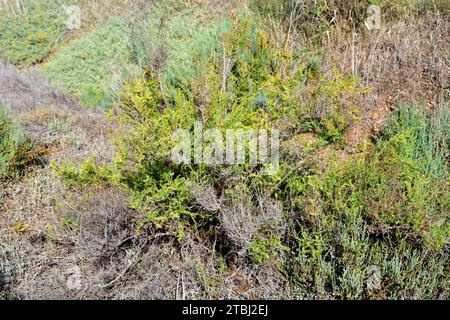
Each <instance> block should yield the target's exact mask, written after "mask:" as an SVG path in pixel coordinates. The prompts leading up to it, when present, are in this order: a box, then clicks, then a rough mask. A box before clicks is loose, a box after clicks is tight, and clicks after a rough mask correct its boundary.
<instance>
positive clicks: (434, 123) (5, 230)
mask: <svg viewBox="0 0 450 320" xmlns="http://www.w3.org/2000/svg"><path fill="white" fill-rule="evenodd" d="M48 2H49V3H50V2H51V1H48ZM87 2H89V1H87ZM87 2H83V4H82V5H83V7H86V8H88V7H92V3H90V4H89V3H87ZM46 3H47V1H43V2H40V5H42V6H45V4H46ZM52 3H53V2H52ZM108 3H109V5H110V6H109V5H108V6H106V5H105V7H104V8H105V11H104V14H103V13H101V14H100V13H99V15H100V16H101V17H100V16H99V17H97V18H93V20H92V21H96V22H92V23H90V24H89V26H90V28H92V29H91V30H88V29H85V30H84V32H82V33H80V34H79V35H77V37H76V39H74V40H73V41H70V42H68V43H66V44H65V46H64V47H63V48H61V49H59V50H58V51H57V52H56V53H55V54H54V55H53V56H52V57H51V59H50V60H49V61H48V62H47V63H46V64H45V65H44V66H43V67H42V74H43V75H45V76H46V77H48V78H49V81H50V83H52V84H53V85H55V86H57V87H58V88H60V89H61V90H66V91H67V92H69V93H70V94H73V95H74V96H75V97H76V98H77V99H78V100H79V101H80V104H81V105H83V106H84V107H87V108H84V107H82V106H80V105H78V104H77V103H76V102H75V101H74V100H73V99H72V98H70V97H69V95H66V94H64V93H62V92H60V91H58V90H54V89H52V88H50V85H49V84H48V83H45V85H43V86H42V87H39V88H41V89H39V90H32V89H30V88H31V87H32V86H31V83H32V82H33V81H37V80H36V79H40V78H39V76H38V75H37V74H34V73H29V72H28V71H27V72H25V71H23V72H21V73H20V74H19V71H18V70H17V69H15V68H14V67H12V66H11V65H8V64H0V67H2V69H0V84H5V85H4V86H3V88H7V89H3V90H2V88H1V87H0V102H2V103H5V104H8V109H7V110H8V112H10V114H11V115H12V116H13V117H17V121H16V119H14V120H12V119H10V116H9V117H8V116H7V114H6V112H4V113H0V181H5V180H9V181H8V185H6V184H5V187H3V185H2V188H3V189H4V194H5V199H6V200H8V201H5V203H4V206H2V208H3V207H4V208H5V209H4V210H8V212H10V214H9V216H10V217H11V218H8V219H5V221H0V231H2V232H0V239H2V240H3V239H5V241H2V242H0V299H2V298H19V299H20V298H23V299H49V298H50V299H54V298H56V299H58V298H69V299H186V298H187V299H189V298H190V299H448V296H449V287H450V286H449V285H450V276H449V253H450V252H449V245H450V221H449V212H450V203H449V199H450V197H449V191H450V190H449V187H450V185H449V181H450V179H449V166H448V164H449V156H450V148H449V146H450V135H449V133H450V130H449V120H450V119H449V118H450V113H449V106H448V99H447V96H446V94H447V93H448V83H447V82H446V81H447V80H446V79H447V75H448V72H447V70H449V69H448V61H446V59H445V50H444V49H443V44H444V43H446V41H447V40H446V39H448V35H449V34H450V33H448V32H446V31H447V30H448V27H449V24H448V22H447V21H448V16H447V15H446V14H445V13H444V10H445V8H446V7H447V6H448V5H447V3H446V2H445V1H442V2H441V1H414V2H413V3H412V2H408V3H406V2H404V1H359V2H355V1H290V0H289V1H288V0H283V1H259V0H248V1H246V0H245V1H244V0H236V1H223V3H222V5H223V7H221V8H223V9H224V10H223V12H219V10H217V8H214V6H217V3H221V1H219V2H216V1H214V2H209V1H193V2H190V1H186V2H183V3H182V4H180V3H175V2H165V3H160V2H155V3H147V1H136V2H134V3H131V4H130V3H124V2H121V1H119V2H118V3H112V2H108ZM36 5H37V4H36ZM89 5H91V6H89ZM370 5H378V8H380V10H381V12H383V25H382V26H381V27H380V29H379V30H378V29H377V30H368V28H367V20H366V18H367V9H368V7H369V6H370ZM106 8H108V9H106ZM118 8H121V9H123V11H120V10H119V11H117V10H118ZM225 9H226V10H225ZM2 14H3V13H2ZM0 17H1V14H0ZM97 21H101V23H99V24H97ZM431 22H433V24H430V23H431ZM0 26H1V20H0ZM428 26H430V27H428ZM23 27H25V24H24V26H23ZM38 28H40V27H38ZM369 29H370V28H369ZM42 30H44V28H42ZM418 34H421V36H423V38H424V39H432V38H433V39H436V41H435V42H433V43H430V42H428V41H415V40H414V39H415V37H416V36H418ZM9 38H10V37H9V36H8V39H9ZM20 39H22V38H20ZM55 39H56V38H55ZM396 39H397V40H398V39H401V40H402V41H397V40H396ZM0 41H1V40H0ZM411 44H414V46H411ZM13 47H14V46H12V45H11V44H7V45H5V48H8V49H7V50H5V52H7V51H8V50H10V52H13V51H11V50H12V49H11V48H13ZM25 48H26V47H25ZM53 48H54V47H53ZM27 50H28V49H23V50H19V51H20V54H23V55H24V57H26V58H27V59H30V60H14V59H13V58H11V57H12V56H13V55H11V54H10V56H9V58H8V56H7V57H6V58H8V59H9V60H11V61H12V62H14V63H16V64H17V65H19V66H26V65H30V64H33V63H35V62H37V61H39V60H40V59H42V57H41V58H36V57H34V56H33V55H31V54H29V53H28V52H27ZM51 50H54V49H51ZM48 52H49V51H47V53H45V54H44V53H43V54H42V56H48ZM383 63H385V64H386V65H384V64H383ZM11 74H13V76H11ZM20 84H21V86H20ZM19 87H21V88H27V90H25V89H23V92H26V93H27V94H26V97H24V98H23V100H21V99H20V94H18V93H17V90H18V89H17V88H19ZM37 91H40V94H38V93H37ZM44 93H45V94H44ZM35 97H38V99H37V98H35ZM28 105H30V107H28ZM24 106H27V107H24ZM42 107H43V108H44V109H42ZM93 107H94V108H93ZM96 107H100V108H96ZM59 109H63V110H59ZM42 110H45V112H43V111H42ZM71 110H72V114H71V115H70V113H71ZM103 110H105V112H104V113H103ZM18 111H20V112H18ZM62 111H64V112H62ZM28 113H29V114H28ZM27 115H28V116H27ZM30 119H31V120H30ZM33 119H34V120H33ZM33 121H34V122H36V123H35V124H34V125H31V124H30V122H33ZM21 124H22V125H24V128H25V132H24V131H23V130H21V129H20V125H21ZM35 127H38V128H39V131H38V132H42V130H46V131H48V132H49V135H50V137H46V138H48V139H47V140H45V141H46V142H47V141H51V143H50V145H51V147H52V150H51V152H50V151H49V152H48V154H44V155H45V156H46V161H47V162H45V163H44V162H43V166H42V167H41V168H40V170H36V172H32V173H31V172H26V170H24V168H25V167H26V166H27V165H29V164H31V163H32V162H33V159H36V156H37V155H38V152H37V151H36V150H39V147H36V145H35V144H33V143H31V141H30V139H28V138H27V137H28V136H30V135H29V134H32V136H33V138H35V137H36V138H39V135H38V134H36V132H35V130H34V131H33V128H35ZM273 129H277V130H278V132H279V134H278V135H272V136H270V137H269V138H268V144H267V147H269V146H270V147H272V148H273V146H274V145H276V146H277V147H278V153H276V154H275V155H274V154H272V156H276V158H272V160H274V161H267V162H259V163H258V162H252V157H254V156H255V153H256V152H257V151H255V149H254V147H255V146H254V145H252V143H251V141H250V142H249V141H245V142H244V143H242V144H241V146H242V148H243V149H244V151H245V154H246V156H245V159H244V161H241V162H239V163H235V162H233V163H226V162H223V161H222V162H220V161H215V160H218V159H217V158H219V154H218V153H214V152H216V151H217V149H215V150H212V149H211V148H210V147H211V145H212V143H214V142H217V141H213V140H214V137H222V138H224V137H227V134H228V133H229V131H230V130H237V131H240V132H250V133H255V132H271V133H272V134H274V131H271V130H273ZM203 130H211V131H209V132H214V137H211V136H209V137H208V136H203V132H205V131H203ZM177 132H178V133H180V132H181V133H182V134H185V135H187V136H188V137H194V139H187V140H188V142H187V144H186V147H187V149H188V151H187V152H185V153H184V156H185V158H184V159H183V160H184V161H177V160H180V159H177V158H176V157H174V148H177V147H179V143H180V140H181V139H182V138H183V136H182V135H178V136H176V135H174V133H177ZM233 132H235V131H233ZM50 133H51V134H50ZM198 134H202V136H203V138H204V139H201V140H200V141H199V140H196V139H195V137H196V135H198ZM233 139H234V140H233V144H234V142H236V140H239V139H242V140H244V139H243V138H242V137H240V138H239V137H236V136H235V137H234V138H233ZM276 139H278V140H279V142H278V143H277V142H276ZM39 141H40V140H39ZM222 142H223V139H222ZM240 142H242V141H240ZM99 144H105V146H100V145H99ZM196 148H200V149H202V150H206V151H207V152H205V154H204V155H205V158H202V159H201V160H204V161H198V158H196V157H197V154H196V153H195V150H196ZM184 151H186V150H184ZM208 152H210V154H208ZM224 152H225V150H223V149H222V154H221V155H220V156H222V159H223V156H224ZM41 155H42V154H41ZM47 163H48V164H49V165H47ZM12 177H14V178H17V177H21V178H23V179H18V180H17V179H15V180H13V179H11V178H12ZM21 180H22V181H21ZM30 185H31V186H32V187H30ZM30 189H33V191H32V192H31V191H30ZM36 190H37V191H36ZM46 190H47V191H46ZM0 194H1V193H0ZM30 194H32V196H31V197H30V196H27V195H30ZM21 197H22V198H21ZM25 197H26V198H27V199H24V198H25ZM21 199H22V200H27V201H22V202H23V203H25V204H24V205H23V206H24V207H25V206H29V204H30V203H33V205H35V206H36V208H37V209H36V210H31V209H30V208H28V209H27V208H24V209H20V210H19V209H17V210H16V209H15V208H14V205H16V204H17V203H19V201H21ZM30 199H31V200H30ZM16 206H17V205H16ZM38 209H39V210H38ZM31 211H39V213H37V214H28V212H31ZM41 212H42V213H41ZM36 215H37V216H38V218H39V219H38V220H36V219H35V216H36ZM32 216H33V217H32ZM0 217H3V216H2V215H0ZM43 252H44V253H45V254H44V253H43ZM54 252H58V257H55V256H54ZM25 257H27V258H25ZM14 266H17V267H14ZM36 272H38V273H39V274H40V277H34V276H33V275H32V274H34V273H36ZM77 277H78V278H77ZM73 279H75V280H77V281H75V282H73V281H72V280H73ZM71 281H72V282H71ZM180 283H182V285H180Z"/></svg>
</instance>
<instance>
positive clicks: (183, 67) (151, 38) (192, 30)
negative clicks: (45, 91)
mask: <svg viewBox="0 0 450 320" xmlns="http://www.w3.org/2000/svg"><path fill="white" fill-rule="evenodd" d="M148 14H149V15H150V16H149V17H142V16H141V17H140V15H136V14H134V15H133V14H129V13H127V14H125V15H123V16H120V17H113V18H111V19H110V20H109V22H108V23H107V24H105V25H103V26H100V27H98V28H97V29H96V30H94V31H93V32H92V33H89V34H87V35H86V36H84V37H82V38H80V39H78V40H76V41H74V43H73V44H71V45H69V46H67V47H65V48H63V49H62V50H61V51H60V52H58V53H57V54H56V56H55V58H54V59H53V60H52V61H51V62H50V63H48V64H47V65H46V66H44V68H43V72H44V74H46V75H47V76H48V77H49V78H50V80H51V81H52V82H53V83H54V84H55V85H57V86H59V87H62V88H64V89H66V90H68V91H69V92H71V93H73V94H75V95H77V96H78V97H79V98H80V99H81V101H82V102H83V103H84V104H85V105H88V106H103V107H106V106H109V105H111V103H112V101H113V100H112V99H113V98H112V97H113V96H114V92H115V91H116V90H117V89H118V88H119V87H120V86H121V84H122V83H123V81H125V80H127V79H129V78H130V77H133V76H136V75H138V74H140V71H141V70H142V68H144V67H149V66H148V64H149V57H150V56H151V55H154V56H163V55H166V56H167V59H166V61H164V63H165V65H164V67H163V77H164V78H165V79H167V80H170V81H173V82H178V83H182V84H185V83H186V82H187V79H190V78H191V76H192V75H193V73H195V70H194V60H195V59H197V58H198V57H204V58H206V56H207V55H208V52H210V51H211V50H212V49H213V47H214V44H215V43H220V42H219V37H220V34H221V33H223V32H224V31H226V30H227V28H229V27H231V23H230V22H229V21H228V20H227V19H224V20H220V21H218V22H215V21H214V22H212V21H209V20H208V19H207V18H206V12H199V11H195V10H183V11H181V12H173V11H170V10H167V9H166V8H165V6H155V7H152V9H151V10H149V11H148ZM136 19H143V21H135V20H136ZM162 20H165V21H166V22H165V23H164V25H163V26H162V27H161V26H160V25H161V23H162ZM161 28H162V30H161ZM161 42H164V43H165V44H166V46H165V47H163V46H161ZM163 50H167V52H163Z"/></svg>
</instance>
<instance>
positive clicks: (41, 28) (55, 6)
mask: <svg viewBox="0 0 450 320" xmlns="http://www.w3.org/2000/svg"><path fill="white" fill-rule="evenodd" d="M64 4H65V2H64V1H50V0H46V1H20V2H19V5H18V6H16V5H15V4H11V6H10V7H7V8H6V9H4V10H1V11H0V35H1V36H0V56H1V57H3V58H4V59H6V60H8V61H10V62H12V63H15V64H17V65H19V66H21V67H27V66H30V65H33V64H35V63H38V62H41V61H43V60H44V59H45V58H46V57H47V56H48V55H49V54H50V53H51V52H53V50H54V49H55V47H56V46H57V45H58V44H60V43H61V42H62V41H63V40H64V36H65V32H66V24H65V23H66V15H65V10H64V6H63V5H64Z"/></svg>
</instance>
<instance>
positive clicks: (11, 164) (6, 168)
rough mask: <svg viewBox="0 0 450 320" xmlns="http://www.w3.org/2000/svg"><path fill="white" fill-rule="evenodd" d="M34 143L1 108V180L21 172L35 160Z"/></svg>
mask: <svg viewBox="0 0 450 320" xmlns="http://www.w3.org/2000/svg"><path fill="white" fill-rule="evenodd" d="M32 150H33V144H32V143H31V141H30V140H29V139H28V138H27V137H26V135H25V133H24V132H23V130H22V129H21V128H20V127H19V126H18V125H17V124H16V123H13V122H12V121H11V120H9V119H8V117H7V115H6V112H5V111H4V110H2V109H0V180H1V179H5V178H7V177H14V176H17V175H19V174H20V172H22V171H23V169H24V168H25V167H26V165H27V164H28V163H29V162H31V161H32V160H33V157H32V154H33V153H32Z"/></svg>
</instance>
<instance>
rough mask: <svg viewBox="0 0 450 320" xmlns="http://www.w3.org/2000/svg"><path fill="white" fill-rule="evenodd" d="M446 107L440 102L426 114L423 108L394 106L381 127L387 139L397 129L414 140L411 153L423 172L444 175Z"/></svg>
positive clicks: (449, 130) (449, 128)
mask: <svg viewBox="0 0 450 320" xmlns="http://www.w3.org/2000/svg"><path fill="white" fill-rule="evenodd" d="M449 120H450V117H449V109H448V106H447V105H446V104H442V105H441V106H439V107H437V109H436V110H435V111H434V112H432V114H431V115H430V116H428V115H427V111H426V109H425V108H423V107H416V106H404V105H399V106H397V108H396V110H395V111H394V112H393V114H392V117H391V118H390V121H389V123H388V125H387V127H386V129H385V131H384V132H385V133H384V138H385V139H386V138H387V139H389V138H392V137H393V136H394V135H396V134H398V133H400V132H409V133H410V134H411V137H412V138H413V139H414V143H412V144H411V145H413V150H412V155H413V158H414V159H415V160H417V162H418V163H419V165H420V167H421V169H422V172H423V173H424V174H432V175H434V176H437V177H441V178H443V177H447V174H448V164H447V163H448V157H449V155H450V152H449V148H450V125H449Z"/></svg>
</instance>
